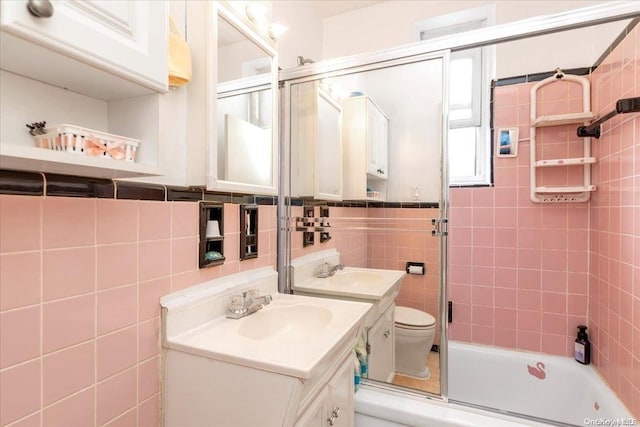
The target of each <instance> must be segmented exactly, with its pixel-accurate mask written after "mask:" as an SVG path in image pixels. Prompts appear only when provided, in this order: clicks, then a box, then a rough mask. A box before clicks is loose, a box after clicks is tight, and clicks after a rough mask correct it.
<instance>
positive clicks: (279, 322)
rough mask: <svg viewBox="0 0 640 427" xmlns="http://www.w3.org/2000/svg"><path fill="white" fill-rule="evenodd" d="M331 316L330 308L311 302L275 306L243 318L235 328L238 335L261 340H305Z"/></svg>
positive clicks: (324, 325)
mask: <svg viewBox="0 0 640 427" xmlns="http://www.w3.org/2000/svg"><path fill="white" fill-rule="evenodd" d="M267 308H269V307H267ZM332 318H333V316H332V314H331V311H329V310H327V309H326V308H323V307H317V306H314V305H308V304H297V305H292V306H274V307H271V309H262V310H260V311H258V312H256V313H253V314H251V315H250V316H248V317H246V318H245V320H244V322H242V325H240V327H239V328H238V334H239V335H241V336H243V337H246V338H250V339H254V340H260V341H264V340H270V339H277V338H286V339H288V340H292V339H304V338H305V337H308V336H309V335H316V334H318V332H319V331H320V330H321V329H324V328H327V327H328V326H329V324H330V323H331V319H332Z"/></svg>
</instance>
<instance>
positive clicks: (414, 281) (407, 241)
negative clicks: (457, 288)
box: [367, 208, 440, 344]
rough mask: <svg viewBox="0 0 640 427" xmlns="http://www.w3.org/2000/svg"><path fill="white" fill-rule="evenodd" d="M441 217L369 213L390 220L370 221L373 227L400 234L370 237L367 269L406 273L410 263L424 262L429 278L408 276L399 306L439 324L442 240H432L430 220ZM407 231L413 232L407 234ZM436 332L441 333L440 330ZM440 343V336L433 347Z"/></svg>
mask: <svg viewBox="0 0 640 427" xmlns="http://www.w3.org/2000/svg"><path fill="white" fill-rule="evenodd" d="M438 213H439V210H438V209H412V208H371V209H369V210H368V217H369V218H371V219H374V218H375V219H376V220H379V219H389V220H390V221H389V222H379V221H371V222H370V226H372V227H377V226H383V227H386V228H389V227H390V228H397V229H398V231H380V232H370V233H369V244H368V251H367V266H368V267H370V268H384V269H391V270H404V269H405V267H406V263H407V261H414V262H424V263H425V268H426V274H425V275H424V276H421V275H407V276H405V278H404V280H403V282H402V285H401V286H400V293H399V295H398V297H397V299H396V304H397V305H401V306H406V307H412V308H416V309H418V310H422V311H425V312H427V313H430V314H431V315H432V316H433V317H435V318H436V320H437V321H438V323H439V314H438V313H439V310H438V302H439V296H440V291H439V289H440V283H439V277H440V274H439V269H438V263H439V259H438V257H439V252H440V250H439V246H438V244H439V239H437V238H434V237H432V236H431V229H432V226H431V219H432V218H437V217H438V216H439V215H438ZM407 229H411V230H412V231H404V230H407ZM416 230H422V231H416ZM436 331H439V327H438V328H436ZM439 339H440V336H439V332H438V333H437V334H436V338H435V340H434V343H435V344H439V342H440V341H439Z"/></svg>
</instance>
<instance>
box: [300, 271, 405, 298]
mask: <svg viewBox="0 0 640 427" xmlns="http://www.w3.org/2000/svg"><path fill="white" fill-rule="evenodd" d="M405 275H406V273H405V272H404V271H402V270H383V269H376V268H356V267H345V268H344V269H343V270H338V271H337V272H336V274H334V275H333V276H331V277H327V278H323V279H321V278H317V277H312V278H309V279H306V280H303V281H301V282H299V283H295V284H294V285H293V290H294V292H295V291H296V290H297V291H303V292H305V293H314V294H321V295H333V296H337V297H348V298H354V299H361V300H377V301H379V300H381V299H383V298H384V297H386V296H387V295H388V294H389V293H391V292H397V290H398V289H399V286H400V284H401V282H402V279H403V278H404V276H405Z"/></svg>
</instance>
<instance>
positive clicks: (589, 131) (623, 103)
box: [577, 96, 640, 139]
mask: <svg viewBox="0 0 640 427" xmlns="http://www.w3.org/2000/svg"><path fill="white" fill-rule="evenodd" d="M623 113H640V96H638V97H635V98H624V99H619V100H618V101H617V102H616V109H615V110H613V111H611V112H609V113H607V114H605V115H604V116H602V117H600V118H599V119H598V120H596V121H595V122H593V123H591V124H590V125H588V126H578V129H577V133H578V136H579V137H580V138H586V137H589V136H592V137H594V138H596V139H598V138H600V125H601V124H602V123H604V122H606V121H607V120H609V119H610V118H612V117H614V116H616V115H618V114H623Z"/></svg>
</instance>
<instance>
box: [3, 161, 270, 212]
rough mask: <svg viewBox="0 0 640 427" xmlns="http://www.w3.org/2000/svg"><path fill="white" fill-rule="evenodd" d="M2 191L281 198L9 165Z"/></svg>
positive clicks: (256, 200) (250, 200)
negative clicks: (84, 175)
mask: <svg viewBox="0 0 640 427" xmlns="http://www.w3.org/2000/svg"><path fill="white" fill-rule="evenodd" d="M0 194H12V195H21V196H54V197H93V198H106V199H121V200H146V201H159V202H164V201H167V202H200V201H210V202H220V203H237V204H256V205H263V206H275V205H276V204H277V201H278V198H277V197H276V196H263V195H252V194H239V193H238V194H236V193H224V192H219V191H207V190H206V189H205V188H204V187H200V186H193V187H179V186H171V185H161V184H149V183H142V182H140V183H138V182H134V181H119V180H111V179H100V178H88V177H83V176H75V175H59V174H48V173H47V174H45V173H40V172H24V171H14V170H8V169H0Z"/></svg>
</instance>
